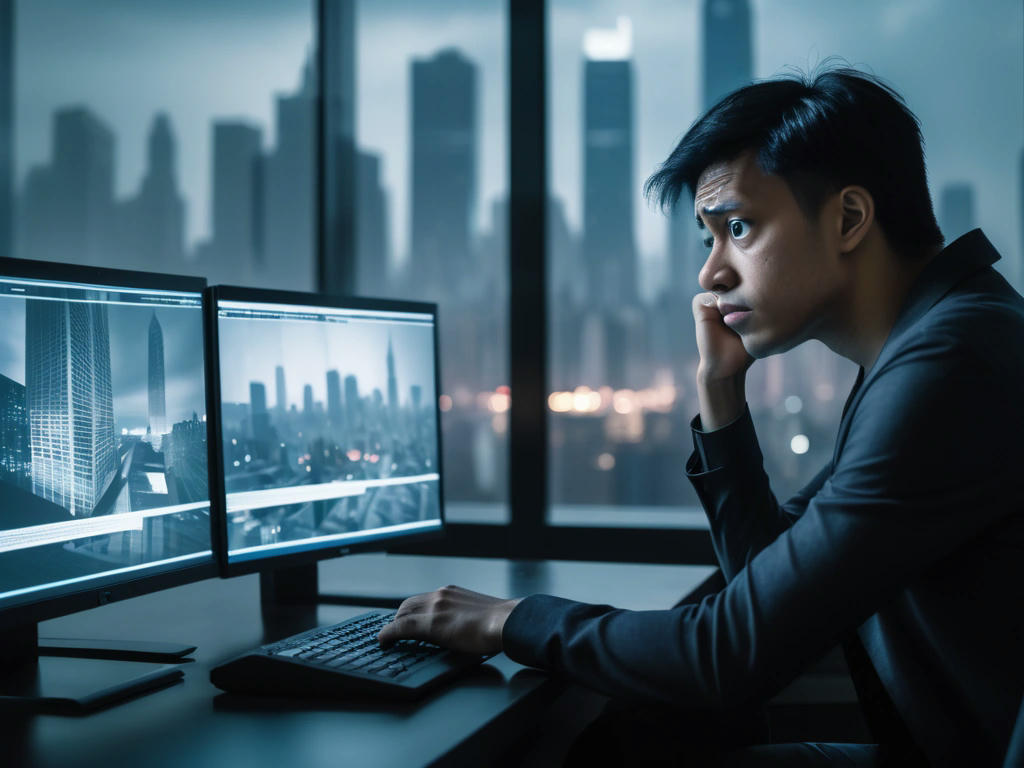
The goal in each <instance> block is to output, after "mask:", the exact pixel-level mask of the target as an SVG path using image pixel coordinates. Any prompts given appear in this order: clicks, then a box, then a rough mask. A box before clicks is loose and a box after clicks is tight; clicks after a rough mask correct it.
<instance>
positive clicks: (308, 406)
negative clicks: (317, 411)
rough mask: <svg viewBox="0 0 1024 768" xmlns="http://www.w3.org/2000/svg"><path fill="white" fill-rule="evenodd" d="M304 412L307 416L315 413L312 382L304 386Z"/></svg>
mask: <svg viewBox="0 0 1024 768" xmlns="http://www.w3.org/2000/svg"><path fill="white" fill-rule="evenodd" d="M302 412H303V413H305V414H306V415H307V416H310V415H312V413H313V387H312V385H310V384H307V385H306V386H304V387H303V388H302Z"/></svg>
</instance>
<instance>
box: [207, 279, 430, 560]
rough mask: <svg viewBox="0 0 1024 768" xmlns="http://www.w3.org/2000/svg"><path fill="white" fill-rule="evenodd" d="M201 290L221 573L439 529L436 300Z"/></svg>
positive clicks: (378, 545)
mask: <svg viewBox="0 0 1024 768" xmlns="http://www.w3.org/2000/svg"><path fill="white" fill-rule="evenodd" d="M210 296H211V298H212V301H210V302H209V304H208V306H209V312H210V314H209V315H208V317H207V323H208V330H209V331H211V333H210V334H209V336H210V340H211V344H212V346H213V349H211V352H212V355H211V357H212V358H213V360H214V361H215V366H214V367H215V375H214V377H213V379H214V380H213V383H214V389H212V390H211V395H212V397H213V398H214V399H215V401H216V403H215V407H216V408H217V410H218V418H217V419H216V425H215V430H216V432H217V433H218V435H219V438H218V439H219V440H220V445H221V451H220V460H221V464H222V472H221V473H220V476H219V478H218V480H219V481H220V485H221V487H220V488H219V489H218V490H217V491H216V492H215V493H214V496H215V497H216V498H215V502H214V503H215V507H217V506H219V508H220V512H219V518H220V521H221V526H220V533H221V536H220V538H221V541H220V542H219V544H217V545H216V546H217V548H218V549H219V551H220V558H221V561H222V568H223V569H224V571H225V572H226V575H232V574H234V573H242V572H246V571H252V570H256V569H261V568H265V567H268V566H269V565H270V563H268V560H273V561H275V562H278V561H280V562H282V563H284V562H286V561H287V562H288V563H296V562H299V561H303V560H315V559H320V558H323V557H331V556H335V555H338V554H343V553H345V552H348V551H351V550H353V549H366V548H381V547H383V546H385V545H387V544H391V543H394V540H395V539H403V540H404V539H405V538H409V537H413V536H416V537H419V536H422V535H424V534H429V533H431V532H433V533H436V532H439V531H440V530H441V528H442V525H443V507H442V487H441V467H440V457H441V446H440V432H439V429H438V426H439V417H438V406H437V403H438V398H437V386H438V371H437V347H436V338H437V335H436V307H435V306H434V305H432V304H424V303H412V302H397V301H385V300H368V299H344V300H343V299H329V298H327V297H324V296H318V295H313V294H296V293H283V292H270V291H256V290H250V289H240V288H226V287H217V288H212V289H210ZM216 369H219V375H216ZM212 405H214V404H212ZM218 502H219V503H218Z"/></svg>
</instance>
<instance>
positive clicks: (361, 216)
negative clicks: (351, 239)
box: [355, 152, 391, 295]
mask: <svg viewBox="0 0 1024 768" xmlns="http://www.w3.org/2000/svg"><path fill="white" fill-rule="evenodd" d="M356 189H357V190H358V194H359V203H358V205H357V206H356V220H355V223H356V285H357V286H358V289H359V292H360V293H363V294H371V295H381V294H384V293H386V292H387V289H388V284H387V283H388V263H389V262H390V260H391V254H390V248H389V246H388V199H387V193H386V192H385V191H384V187H383V186H382V184H381V178H380V156H379V155H374V154H370V153H369V152H359V153H358V155H357V156H356Z"/></svg>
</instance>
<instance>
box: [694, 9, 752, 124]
mask: <svg viewBox="0 0 1024 768" xmlns="http://www.w3.org/2000/svg"><path fill="white" fill-rule="evenodd" d="M703 22H704V26H703V35H702V42H703V56H702V62H703V67H702V73H703V80H702V84H703V90H702V96H703V104H704V109H707V108H709V107H711V106H712V105H714V104H715V103H717V102H718V100H719V99H721V98H722V97H723V96H725V95H726V94H727V93H729V92H731V91H734V90H736V89H737V88H739V87H740V86H743V85H746V84H747V83H749V82H750V81H751V80H752V79H753V77H754V64H753V61H754V50H753V35H752V33H751V18H750V3H749V1H748V0H704V19H703Z"/></svg>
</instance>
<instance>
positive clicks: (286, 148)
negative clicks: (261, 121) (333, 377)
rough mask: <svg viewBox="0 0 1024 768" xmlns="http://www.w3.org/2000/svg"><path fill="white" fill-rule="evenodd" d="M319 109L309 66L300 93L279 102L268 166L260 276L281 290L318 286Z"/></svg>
mask: <svg viewBox="0 0 1024 768" xmlns="http://www.w3.org/2000/svg"><path fill="white" fill-rule="evenodd" d="M315 107H316V81H315V70H314V68H313V62H312V61H309V60H307V61H306V65H305V66H304V67H303V73H302V82H301V83H300V85H299V88H298V90H297V91H296V92H295V93H293V94H290V95H287V96H278V97H277V112H276V122H277V143H276V145H275V146H274V149H273V150H272V151H271V152H270V154H269V155H268V156H267V157H266V159H265V162H264V175H263V206H262V218H263V247H262V251H261V253H262V260H261V261H260V262H259V264H258V271H259V272H260V273H261V276H262V279H264V280H266V281H268V282H271V283H273V284H275V285H278V286H280V287H281V288H292V289H298V290H309V288H310V287H311V286H312V285H313V282H314V275H313V263H314V259H313V258H312V255H313V245H314V238H313V223H314V221H315V220H316V206H315V202H316V201H315V198H314V186H315V185H314V179H315V178H316V177H315V175H314V169H315V165H314V163H315V160H314V153H315V142H314V137H315V136H316V131H315V130H314V125H315V118H316V109H315Z"/></svg>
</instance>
